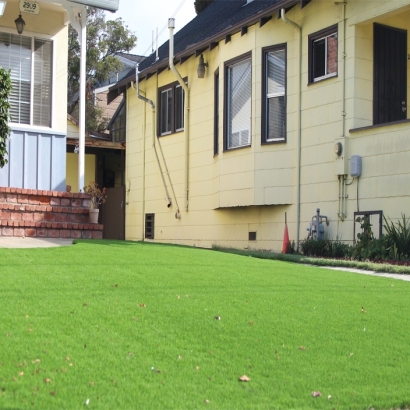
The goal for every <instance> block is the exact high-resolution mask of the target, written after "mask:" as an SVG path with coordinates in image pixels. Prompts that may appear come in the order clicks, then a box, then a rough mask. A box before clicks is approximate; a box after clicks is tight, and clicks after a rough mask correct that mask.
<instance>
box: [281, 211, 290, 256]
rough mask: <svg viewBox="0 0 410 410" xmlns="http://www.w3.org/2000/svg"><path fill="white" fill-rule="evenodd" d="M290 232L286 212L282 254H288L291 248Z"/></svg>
mask: <svg viewBox="0 0 410 410" xmlns="http://www.w3.org/2000/svg"><path fill="white" fill-rule="evenodd" d="M289 243H290V241H289V231H288V223H287V218H286V212H285V231H284V233H283V247H282V253H286V251H287V249H288V246H289Z"/></svg>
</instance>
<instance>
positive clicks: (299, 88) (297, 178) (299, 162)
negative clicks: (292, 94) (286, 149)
mask: <svg viewBox="0 0 410 410" xmlns="http://www.w3.org/2000/svg"><path fill="white" fill-rule="evenodd" d="M285 13H286V12H285V9H281V11H280V16H281V19H282V20H283V21H284V22H285V23H286V24H290V25H291V26H292V27H294V28H295V29H296V30H297V31H298V33H299V70H298V73H297V74H298V76H299V81H298V94H299V96H298V108H297V112H298V120H297V121H298V126H297V127H298V128H297V129H298V136H297V144H296V152H297V171H296V172H297V174H296V248H297V250H299V240H300V167H301V144H302V28H301V27H300V26H299V24H296V23H295V22H294V21H292V20H289V19H288V18H287V17H286V16H285Z"/></svg>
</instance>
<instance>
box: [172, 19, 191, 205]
mask: <svg viewBox="0 0 410 410" xmlns="http://www.w3.org/2000/svg"><path fill="white" fill-rule="evenodd" d="M168 28H169V68H170V69H171V71H172V72H173V73H174V75H175V77H176V79H177V80H178V82H179V84H180V85H181V87H182V89H183V90H184V95H185V101H184V134H185V161H184V163H185V184H184V185H185V186H184V190H185V194H186V198H185V199H186V207H185V210H186V211H188V205H189V90H188V86H187V85H186V84H185V82H184V80H183V79H182V77H181V75H180V74H179V72H178V70H177V69H176V67H175V65H174V28H175V19H174V18H170V19H168Z"/></svg>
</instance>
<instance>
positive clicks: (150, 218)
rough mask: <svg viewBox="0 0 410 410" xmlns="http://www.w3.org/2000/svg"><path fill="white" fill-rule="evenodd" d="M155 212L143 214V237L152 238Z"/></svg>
mask: <svg viewBox="0 0 410 410" xmlns="http://www.w3.org/2000/svg"><path fill="white" fill-rule="evenodd" d="M154 225H155V214H145V238H146V239H154Z"/></svg>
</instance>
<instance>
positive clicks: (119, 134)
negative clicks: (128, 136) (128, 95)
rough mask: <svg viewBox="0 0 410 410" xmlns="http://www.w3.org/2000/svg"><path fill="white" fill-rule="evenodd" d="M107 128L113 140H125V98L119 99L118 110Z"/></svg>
mask: <svg viewBox="0 0 410 410" xmlns="http://www.w3.org/2000/svg"><path fill="white" fill-rule="evenodd" d="M109 128H110V133H111V137H112V140H113V141H125V129H126V128H125V98H124V99H123V100H122V101H121V104H120V108H119V111H118V113H117V115H116V117H115V118H114V119H113V121H112V122H111V123H110V125H109Z"/></svg>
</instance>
